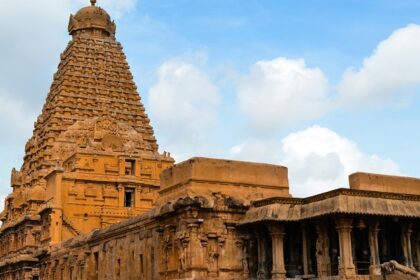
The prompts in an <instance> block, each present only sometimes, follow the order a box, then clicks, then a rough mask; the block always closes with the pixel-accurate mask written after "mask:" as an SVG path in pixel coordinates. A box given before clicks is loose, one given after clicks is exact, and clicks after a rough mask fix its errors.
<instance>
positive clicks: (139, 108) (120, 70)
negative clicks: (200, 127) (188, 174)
mask: <svg viewBox="0 0 420 280" xmlns="http://www.w3.org/2000/svg"><path fill="white" fill-rule="evenodd" d="M95 2H96V1H93V0H92V1H91V4H92V5H91V6H88V7H85V8H82V9H81V10H80V11H78V12H77V13H76V14H75V15H74V16H73V15H71V16H70V20H69V26H68V31H69V34H70V35H71V36H72V40H71V41H70V42H69V44H68V46H67V48H66V49H65V50H64V52H63V53H62V54H61V61H60V63H59V65H58V70H57V72H56V73H55V75H54V79H53V82H52V85H51V88H50V92H49V94H48V96H47V98H46V102H45V104H44V106H43V109H42V113H41V114H40V115H39V117H38V119H37V120H36V122H35V127H34V131H33V136H32V137H31V138H30V139H29V140H28V142H27V144H26V146H25V157H24V163H23V165H22V167H21V169H20V170H15V169H13V171H12V175H11V185H12V188H13V192H12V193H11V194H10V195H9V196H8V197H7V198H6V200H5V209H4V210H3V212H2V213H1V214H0V219H1V221H2V222H3V224H2V226H1V228H0V236H1V237H2V240H7V237H8V235H10V237H11V236H13V240H17V241H13V242H7V244H3V245H4V246H3V245H2V246H3V249H2V250H1V252H0V257H3V258H4V257H5V256H6V255H7V254H9V253H10V252H14V253H16V252H18V251H19V250H20V249H22V248H25V250H26V249H28V248H37V246H39V245H48V244H51V243H57V242H60V241H63V240H66V239H68V238H71V237H73V236H75V235H78V234H80V233H87V232H90V231H91V230H93V229H95V228H101V227H104V226H107V225H109V224H112V223H115V222H119V221H121V220H124V219H126V218H129V217H131V216H134V215H138V214H141V213H144V212H145V211H147V210H149V209H150V208H151V207H152V206H153V205H154V204H155V200H156V196H157V190H158V188H159V175H160V173H161V171H162V170H164V169H166V168H167V167H170V166H172V164H173V159H172V158H171V157H170V156H169V154H167V153H166V152H165V153H163V154H159V153H158V145H157V143H156V139H155V137H154V134H153V129H152V127H151V125H150V121H149V118H148V116H147V114H146V113H145V109H144V107H143V105H142V103H141V100H140V96H139V94H138V92H137V87H136V85H135V83H134V81H133V76H132V74H131V72H130V68H129V65H128V63H127V61H126V57H125V55H124V53H123V50H122V46H121V44H120V43H119V42H117V41H116V39H115V31H116V26H115V23H114V22H113V21H112V20H111V18H110V16H109V15H108V13H107V12H106V11H105V10H103V9H102V8H100V7H98V6H96V5H95ZM16 231H18V232H21V233H20V234H21V235H19V234H18V235H16V234H15V233H16ZM12 233H13V235H12ZM27 236H31V238H26V237H27ZM29 252H30V250H29ZM16 254H17V253H16Z"/></svg>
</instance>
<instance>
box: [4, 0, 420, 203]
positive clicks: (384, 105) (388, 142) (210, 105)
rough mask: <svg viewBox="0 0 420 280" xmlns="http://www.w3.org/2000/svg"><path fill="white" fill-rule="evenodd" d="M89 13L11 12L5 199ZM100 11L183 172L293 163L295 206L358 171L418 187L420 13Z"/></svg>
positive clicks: (149, 6)
mask: <svg viewBox="0 0 420 280" xmlns="http://www.w3.org/2000/svg"><path fill="white" fill-rule="evenodd" d="M87 4H88V1H87V0H75V1H71V2H70V1H68V0H57V1H54V2H51V1H48V0H40V1H36V2H34V1H32V0H18V1H16V0H2V1H1V2H0V35H1V36H0V38H2V39H0V40H1V41H0V42H1V44H0V61H1V63H0V113H1V114H2V116H3V118H2V120H0V128H1V131H2V132H1V133H2V135H1V136H2V137H1V139H0V141H2V143H1V145H0V149H1V151H0V152H1V154H2V157H1V159H0V196H1V195H5V194H6V193H8V192H9V191H10V189H9V185H8V184H9V176H10V170H11V168H12V167H14V166H15V167H19V166H20V164H21V160H22V156H23V150H24V144H25V141H26V140H27V139H28V138H29V137H30V135H31V130H32V126H33V121H34V120H35V118H36V116H37V115H38V114H39V113H40V111H41V106H42V104H43V102H44V100H45V96H46V94H47V92H48V89H49V86H50V83H51V81H52V75H53V73H54V72H55V69H56V67H57V65H58V62H59V54H60V52H61V51H63V50H64V48H65V46H66V44H67V42H68V40H69V39H70V38H69V37H68V35H67V21H68V15H69V13H75V12H76V11H77V10H78V9H79V8H81V7H82V6H84V5H87ZM98 5H99V6H102V7H104V8H105V9H107V10H108V11H109V12H110V14H111V16H112V17H113V18H114V19H115V20H116V23H117V39H118V40H119V41H120V42H121V43H122V45H123V46H124V51H125V53H126V56H127V59H128V61H129V63H130V65H131V69H132V72H133V75H134V77H135V80H136V83H137V85H138V87H139V91H140V95H141V96H142V100H143V102H144V104H145V106H146V111H147V112H148V114H149V115H150V117H151V120H152V124H153V126H154V129H155V132H156V135H157V139H158V142H159V144H160V146H161V149H162V151H163V150H167V151H170V152H172V154H173V155H174V156H175V157H176V159H177V160H178V161H179V160H183V159H186V158H189V157H192V156H211V157H223V158H234V159H241V160H250V161H264V162H271V163H277V164H282V165H286V166H288V167H289V173H290V180H291V185H292V187H291V188H292V193H293V194H294V195H296V196H305V195H310V194H314V193H317V192H321V191H325V190H328V189H331V188H334V187H345V186H347V182H346V180H347V176H348V175H349V173H351V172H355V171H358V170H366V171H372V172H379V173H390V174H401V175H408V176H414V177H415V176H419V172H418V171H419V167H420V163H419V161H418V158H420V148H419V146H418V144H417V142H418V139H419V138H420V129H419V128H420V125H419V121H418V120H419V118H420V116H419V114H420V113H419V112H420V110H419V107H420V100H419V98H418V95H419V94H420V92H419V90H420V88H419V85H420V18H419V12H420V2H418V1H408V0H407V1H398V2H397V1H373V0H372V1H361V0H360V1H345V0H343V1H326V0H322V1H321V0H312V1H309V0H307V1H296V0H294V1H291V0H290V1H274V0H273V1H269V0H264V1H253V0H247V1H239V0H224V1H221V0H212V1H205V0H201V1H192V0H190V1H189V0H171V1H169V0H168V1H148V0H138V1H136V0H121V1H111V0H98ZM418 24H419V25H418ZM418 62H419V63H418Z"/></svg>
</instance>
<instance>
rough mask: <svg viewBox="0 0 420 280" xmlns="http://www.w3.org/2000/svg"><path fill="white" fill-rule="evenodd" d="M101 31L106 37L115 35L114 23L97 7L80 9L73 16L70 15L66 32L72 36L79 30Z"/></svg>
mask: <svg viewBox="0 0 420 280" xmlns="http://www.w3.org/2000/svg"><path fill="white" fill-rule="evenodd" d="M95 29H96V30H103V31H105V34H107V35H115V23H114V21H112V20H111V17H110V16H109V14H108V13H107V12H106V11H105V10H104V9H102V8H101V7H97V6H94V5H92V6H88V7H84V8H82V9H80V10H79V11H78V12H77V13H76V14H75V15H74V16H73V15H70V21H69V27H68V31H69V33H70V34H71V35H74V34H75V33H76V32H77V31H79V30H95Z"/></svg>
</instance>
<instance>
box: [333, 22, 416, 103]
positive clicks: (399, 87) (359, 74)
mask: <svg viewBox="0 0 420 280" xmlns="http://www.w3.org/2000/svg"><path fill="white" fill-rule="evenodd" d="M419 53H420V26H419V25H414V24H412V25H408V26H407V27H405V28H401V29H398V30H396V31H394V32H393V33H392V34H391V36H390V37H388V38H387V39H385V40H384V41H382V42H381V43H380V44H379V45H378V46H377V48H376V49H375V51H374V52H373V54H372V55H371V56H370V57H368V58H366V59H365V60H364V61H363V65H362V67H361V68H360V69H358V70H354V69H347V71H346V72H345V73H344V74H343V77H342V80H341V82H340V84H339V86H338V92H339V96H340V98H341V102H342V103H343V104H344V105H345V106H350V107H360V106H362V107H364V106H384V105H385V106H387V105H395V104H396V105H401V104H404V103H405V102H407V99H409V97H410V93H412V92H413V91H414V90H415V89H416V87H417V88H418V87H419V86H420V56H419Z"/></svg>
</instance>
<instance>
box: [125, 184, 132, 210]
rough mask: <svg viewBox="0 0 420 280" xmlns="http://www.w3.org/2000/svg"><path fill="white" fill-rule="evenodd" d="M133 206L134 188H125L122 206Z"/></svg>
mask: <svg viewBox="0 0 420 280" xmlns="http://www.w3.org/2000/svg"><path fill="white" fill-rule="evenodd" d="M133 206H134V189H133V188H126V189H125V194H124V207H128V208H130V207H133Z"/></svg>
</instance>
